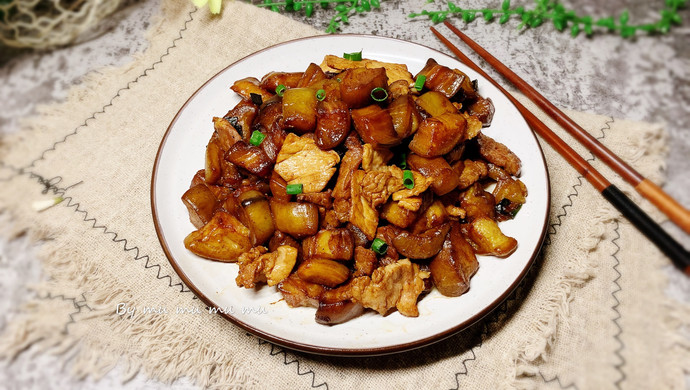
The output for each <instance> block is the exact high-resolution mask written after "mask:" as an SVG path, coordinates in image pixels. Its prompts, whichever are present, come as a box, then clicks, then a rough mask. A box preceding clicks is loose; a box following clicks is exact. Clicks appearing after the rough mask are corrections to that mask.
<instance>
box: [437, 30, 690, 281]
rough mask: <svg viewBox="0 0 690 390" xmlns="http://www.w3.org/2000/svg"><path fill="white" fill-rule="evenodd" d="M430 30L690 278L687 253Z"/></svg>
mask: <svg viewBox="0 0 690 390" xmlns="http://www.w3.org/2000/svg"><path fill="white" fill-rule="evenodd" d="M431 31H432V32H433V33H434V35H436V37H437V38H438V39H439V40H441V42H443V44H444V45H446V46H447V47H448V48H449V49H450V50H451V51H452V52H453V53H454V54H455V55H456V56H457V57H458V58H459V59H460V61H462V62H463V63H464V64H465V65H467V66H469V67H470V68H472V69H474V70H475V71H476V72H477V73H479V74H481V75H482V76H484V77H485V78H486V79H487V80H489V81H490V82H491V83H492V84H493V85H494V86H496V88H498V89H499V90H500V91H501V92H503V93H504V94H505V95H506V96H507V97H508V99H509V100H510V101H511V102H512V103H513V104H514V105H515V107H517V109H518V110H519V111H520V113H521V114H522V115H523V116H524V117H525V120H526V121H527V123H528V124H529V125H530V127H531V128H532V129H533V130H534V132H536V133H537V134H539V135H540V136H541V137H542V138H543V139H544V140H545V141H546V142H548V143H549V145H551V146H552V147H553V148H554V149H555V150H556V151H557V152H558V153H559V154H560V155H561V156H563V158H565V159H566V161H568V163H569V164H570V165H571V166H573V168H575V169H576V170H577V171H578V172H579V173H580V174H581V175H582V176H584V177H585V178H586V179H587V181H589V182H590V183H591V184H592V185H593V186H594V188H596V189H597V191H599V192H600V193H601V194H602V195H603V196H604V198H606V199H607V200H608V201H609V202H610V203H611V204H613V205H614V206H615V207H616V209H618V211H620V212H621V214H623V215H624V216H625V217H626V218H627V219H628V220H629V221H630V222H631V223H632V224H633V225H635V227H637V229H638V230H639V231H640V232H642V233H643V234H644V235H645V236H647V238H649V239H650V241H652V243H654V244H655V245H656V246H657V247H658V248H659V249H660V250H661V251H662V252H663V253H664V254H666V255H667V256H668V257H669V258H670V259H671V261H672V262H673V264H674V265H675V266H676V267H678V268H679V269H680V270H682V271H683V272H684V273H685V274H686V275H688V276H690V253H689V252H688V251H687V250H685V248H683V247H682V246H681V245H680V244H679V243H678V242H676V241H675V240H674V239H673V238H672V237H671V236H670V235H669V234H668V233H666V232H665V231H664V230H663V229H662V228H661V227H660V226H659V225H658V224H657V223H656V222H654V221H653V220H652V219H651V218H650V217H649V216H648V215H647V214H645V212H644V211H642V209H640V208H639V207H638V206H637V205H636V204H635V203H633V202H632V201H631V200H630V199H629V198H628V197H627V196H625V194H623V192H622V191H621V190H619V189H618V188H617V187H616V186H615V185H613V184H611V183H610V182H609V181H608V180H607V179H606V178H605V177H604V176H603V175H602V174H601V173H599V172H598V171H597V170H596V169H595V168H594V167H592V166H591V165H590V164H589V163H588V162H587V161H586V160H585V159H584V158H582V157H581V156H580V155H579V154H577V152H575V150H573V149H572V148H571V147H570V146H569V145H568V144H567V143H566V142H565V141H563V140H562V139H561V138H560V137H558V135H556V133H554V132H553V131H551V129H549V127H548V126H546V125H545V124H544V122H542V121H541V120H539V118H537V117H536V115H534V114H533V113H532V112H531V111H529V110H528V109H527V108H526V107H525V106H523V105H522V103H520V102H519V101H518V100H517V99H516V98H515V97H513V96H512V95H511V94H510V93H509V92H508V91H506V89H505V88H503V87H502V86H501V85H500V84H498V83H497V82H496V80H494V79H493V78H491V76H489V75H488V74H487V73H486V72H484V71H483V70H482V69H481V68H480V67H479V66H477V65H476V64H475V63H474V62H472V60H470V59H469V58H468V57H467V56H466V55H465V54H463V53H462V52H461V51H460V49H458V48H457V47H456V46H455V45H453V44H452V43H451V42H450V41H449V40H448V39H447V38H446V37H444V36H443V35H442V34H441V33H439V32H438V31H437V30H436V29H435V28H433V27H431Z"/></svg>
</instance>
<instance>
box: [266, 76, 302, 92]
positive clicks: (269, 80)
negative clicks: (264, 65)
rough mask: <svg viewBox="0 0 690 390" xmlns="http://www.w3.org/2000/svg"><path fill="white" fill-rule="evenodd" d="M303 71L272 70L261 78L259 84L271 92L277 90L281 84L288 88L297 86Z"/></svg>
mask: <svg viewBox="0 0 690 390" xmlns="http://www.w3.org/2000/svg"><path fill="white" fill-rule="evenodd" d="M301 78H302V72H270V73H267V74H266V75H264V77H262V78H261V82H260V83H259V86H260V87H261V88H263V89H265V90H267V91H269V92H275V90H276V88H278V86H279V85H281V84H282V85H284V86H286V87H287V88H296V87H297V84H298V83H299V81H300V79H301Z"/></svg>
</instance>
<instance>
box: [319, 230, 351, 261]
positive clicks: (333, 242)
mask: <svg viewBox="0 0 690 390" xmlns="http://www.w3.org/2000/svg"><path fill="white" fill-rule="evenodd" d="M315 237H316V238H315V242H314V253H313V256H315V257H322V258H324V259H330V260H338V261H348V260H351V259H352V257H353V256H354V243H355V240H354V238H353V237H352V234H351V233H350V231H349V230H347V229H328V230H321V231H319V232H318V233H317V234H316V236H315Z"/></svg>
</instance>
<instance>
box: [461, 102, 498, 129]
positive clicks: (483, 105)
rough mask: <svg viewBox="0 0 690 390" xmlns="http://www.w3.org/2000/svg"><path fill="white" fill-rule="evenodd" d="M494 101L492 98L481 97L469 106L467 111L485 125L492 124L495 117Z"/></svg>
mask: <svg viewBox="0 0 690 390" xmlns="http://www.w3.org/2000/svg"><path fill="white" fill-rule="evenodd" d="M495 111H496V109H495V108H494V103H493V102H492V101H491V99H490V98H486V99H485V98H479V99H477V101H475V102H474V103H472V104H470V105H469V106H467V111H466V112H467V113H468V114H469V115H474V116H476V117H477V119H479V120H480V121H481V122H482V125H483V127H489V126H491V121H492V120H493V119H494V112H495Z"/></svg>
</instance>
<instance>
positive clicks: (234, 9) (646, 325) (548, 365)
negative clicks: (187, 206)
mask: <svg viewBox="0 0 690 390" xmlns="http://www.w3.org/2000/svg"><path fill="white" fill-rule="evenodd" d="M223 12H224V15H223V17H222V18H220V17H210V16H208V15H207V12H200V11H195V10H194V8H193V7H192V6H190V5H189V4H188V3H187V2H179V1H172V0H170V1H163V12H162V14H163V17H162V18H161V20H159V21H158V22H157V23H154V25H153V27H152V28H151V30H150V47H149V49H148V50H147V51H146V52H145V53H144V54H143V55H141V57H140V58H138V59H137V60H136V61H134V62H133V63H132V64H130V65H128V66H126V67H124V68H118V69H106V70H104V71H102V72H99V73H98V74H94V75H90V76H89V77H88V78H87V80H86V81H85V82H84V83H83V85H82V86H80V87H79V88H75V89H74V90H73V91H72V93H71V95H70V97H69V99H68V100H67V102H65V103H64V104H58V105H52V106H48V107H44V108H43V109H42V112H41V115H40V116H38V117H37V118H34V119H32V120H30V121H28V122H27V123H26V125H25V129H24V131H22V132H20V133H18V134H17V135H15V136H10V137H6V138H5V139H3V140H2V142H1V143H0V184H1V185H0V212H2V215H3V216H4V218H3V219H5V220H9V221H10V223H9V227H8V225H5V226H4V232H3V234H6V235H12V234H18V233H20V232H25V231H26V232H28V233H29V234H30V235H31V236H32V237H33V238H34V239H36V240H42V245H41V248H42V249H41V253H40V257H41V259H42V261H43V267H44V271H45V275H46V276H47V277H46V280H45V281H44V282H41V283H40V284H38V285H36V286H34V289H35V290H36V292H37V296H38V298H36V299H32V300H30V301H29V302H27V303H26V304H25V306H24V307H23V309H22V314H21V315H20V316H18V317H17V318H16V319H15V320H14V321H13V322H12V323H10V324H9V325H8V326H7V327H6V328H5V329H3V332H2V336H0V356H2V357H4V358H11V357H12V356H15V355H16V354H18V353H21V352H22V351H24V350H26V349H27V348H28V347H29V346H32V350H34V351H46V352H48V351H50V352H55V353H61V354H63V356H65V359H68V358H69V359H70V363H69V365H68V367H70V369H71V370H73V371H74V373H75V374H76V375H79V376H86V375H89V376H93V377H96V378H98V377H99V376H101V375H103V374H104V373H106V372H107V371H108V370H110V369H111V368H113V367H114V366H115V365H117V364H120V365H121V366H122V367H124V372H125V377H124V378H123V379H127V378H128V377H131V376H133V375H135V374H137V373H138V372H144V373H145V374H146V375H148V376H150V377H152V378H156V379H159V380H163V381H173V380H175V379H176V378H180V377H182V376H186V377H190V378H192V379H194V380H195V381H197V382H198V383H199V384H200V385H203V386H209V387H217V388H233V387H234V388H312V387H319V388H330V389H336V388H396V389H398V388H417V389H421V388H425V389H426V388H471V389H494V388H554V389H557V388H577V389H613V388H625V389H650V388H655V389H656V388H679V389H680V388H683V387H684V377H683V370H688V369H689V367H688V362H689V361H690V356H689V355H688V345H687V340H685V339H683V338H682V337H680V336H679V334H678V329H679V327H681V326H683V325H685V326H687V325H688V324H690V321H689V320H688V319H689V318H690V316H689V314H688V308H687V307H683V306H681V305H680V304H679V303H677V302H670V301H669V300H668V298H666V297H665V295H664V293H663V290H664V288H665V286H666V280H665V278H664V273H663V272H662V271H661V268H662V267H664V266H668V260H667V259H665V258H664V257H663V256H662V255H660V253H659V252H658V251H657V250H656V249H655V248H654V247H653V246H652V245H650V244H649V243H648V242H647V241H646V240H645V239H644V238H643V237H642V236H641V235H640V234H639V233H638V232H637V231H636V230H635V229H633V228H632V227H631V226H630V225H629V223H628V222H626V221H625V220H623V219H621V218H620V216H619V214H618V213H617V212H615V210H612V208H611V207H610V206H609V205H608V204H607V203H606V202H604V201H603V200H602V198H601V197H600V196H599V195H598V194H597V193H596V191H594V190H593V189H592V188H591V186H590V185H589V184H588V183H586V182H585V181H584V180H583V179H582V178H581V177H580V176H579V175H578V174H577V173H576V172H575V171H574V170H573V169H571V168H570V167H569V166H568V165H567V164H566V163H565V162H564V161H563V160H562V159H561V158H560V157H559V156H558V155H557V154H556V153H555V152H554V151H553V150H552V149H550V148H549V147H548V146H547V147H544V151H545V154H546V157H547V162H548V165H549V171H550V175H551V180H552V182H551V186H552V211H551V216H550V221H549V226H550V227H549V234H548V237H547V242H546V245H545V247H544V250H543V255H542V256H541V257H540V258H539V259H538V261H537V263H536V264H535V266H534V267H533V269H532V271H531V272H530V273H529V275H528V277H527V278H526V279H525V281H524V282H523V283H522V284H521V286H520V287H519V288H518V290H517V291H516V293H515V294H513V295H512V296H511V297H510V298H509V299H508V300H507V301H506V302H505V303H504V304H502V305H501V306H500V307H499V308H498V309H497V310H496V311H495V312H494V313H492V314H491V315H490V316H488V317H487V318H486V319H485V320H483V321H481V322H480V323H478V324H477V325H475V326H473V327H472V328H470V329H469V330H467V331H464V332H462V333H460V334H458V335H456V336H453V337H451V338H449V339H447V340H445V341H442V342H439V343H436V344H434V345H431V346H428V347H425V348H422V349H420V350H417V351H414V352H409V353H401V354H396V355H392V356H387V357H377V358H332V357H321V356H313V355H308V354H303V353H298V352H293V351H289V350H285V349H283V348H281V347H279V346H275V345H272V344H269V343H266V342H264V341H262V340H260V339H258V338H256V337H254V336H252V335H249V334H247V333H245V332H244V331H242V330H240V329H239V328H237V327H235V326H234V325H232V324H231V323H229V322H227V321H225V320H224V319H222V318H221V317H220V316H217V315H209V314H206V313H204V309H205V307H204V305H203V304H202V303H201V302H200V301H199V300H197V299H195V297H194V295H193V294H192V293H191V292H190V291H189V290H188V289H187V288H186V287H185V286H184V285H183V284H182V283H181V281H180V279H179V278H178V277H177V275H176V274H175V272H174V271H173V269H172V267H171V266H170V265H169V263H168V261H167V259H166V258H165V256H164V254H163V252H162V250H161V247H160V245H159V243H158V240H157V238H156V234H155V230H154V227H153V222H152V218H151V212H150V204H149V195H150V178H151V170H152V166H153V161H154V158H155V155H156V151H157V148H158V145H159V142H160V140H161V138H162V136H163V134H164V132H165V130H166V128H167V126H168V124H169V122H170V120H171V118H173V116H174V115H175V114H176V112H177V111H178V109H179V108H180V107H181V106H182V105H183V104H184V102H185V101H186V99H187V98H188V97H189V96H190V95H191V94H192V93H194V91H195V90H196V89H197V88H198V87H199V86H200V85H201V84H203V82H205V81H206V80H207V79H208V78H210V77H211V76H212V75H213V74H215V73H216V72H218V71H219V70H221V69H222V68H224V67H225V66H226V65H227V64H229V63H232V62H233V61H235V60H237V59H239V58H241V57H243V56H245V55H247V54H249V53H252V52H254V51H256V50H258V49H262V48H264V47H267V46H270V45H273V44H275V43H278V42H281V41H285V40H288V39H292V38H297V37H303V36H309V35H314V34H317V31H315V30H313V29H312V28H310V27H308V26H304V25H301V24H299V23H297V22H294V21H291V20H289V19H287V18H284V17H282V16H280V15H277V14H275V13H271V12H267V11H263V10H259V9H258V8H255V7H253V6H249V5H246V4H243V3H241V2H233V3H229V4H227V6H226V7H225V9H224V11H223ZM276 26H280V28H276ZM570 114H572V116H573V118H574V119H575V120H577V121H578V122H579V123H580V124H582V125H583V127H585V128H586V129H588V130H589V131H591V132H592V133H593V134H594V135H595V136H596V137H598V138H600V139H601V140H602V142H604V143H605V144H607V145H608V146H609V147H611V148H612V149H613V150H614V151H615V152H616V153H618V154H619V155H621V156H622V157H623V158H624V159H625V160H626V161H629V162H630V163H631V164H632V165H634V166H635V167H636V168H638V169H639V170H640V171H641V172H642V173H643V174H644V175H646V176H647V177H649V178H651V179H652V180H653V181H655V182H657V183H659V182H661V181H662V180H663V175H662V172H663V159H664V156H665V139H664V132H663V130H662V128H661V127H660V126H657V125H651V124H647V123H637V122H629V121H623V120H618V119H613V118H608V117H601V116H596V115H589V114H583V113H577V112H571V113H570ZM540 116H541V117H543V115H540ZM547 123H551V122H550V121H547ZM554 128H555V129H557V127H556V126H554ZM565 138H567V137H565ZM571 144H573V143H572V142H571ZM580 152H582V153H583V154H584V155H587V156H589V154H587V153H586V152H584V151H582V150H580ZM592 160H593V164H594V165H596V166H597V167H599V164H598V161H596V160H594V159H593V158H592ZM604 171H606V170H605V169H604ZM611 176H613V175H611ZM56 195H61V196H62V197H64V198H65V200H64V201H63V202H62V203H61V204H60V205H58V206H56V207H53V208H51V209H49V210H46V211H44V212H42V213H38V212H36V211H35V210H33V209H32V208H31V203H32V201H34V200H38V199H41V198H51V197H53V196H56ZM638 201H639V199H638ZM643 205H644V204H643ZM650 211H651V210H650ZM122 303H124V304H126V305H127V306H128V307H139V308H142V307H148V308H159V312H149V313H141V311H138V312H137V314H136V315H134V316H131V317H130V316H127V315H123V316H121V315H118V314H117V312H116V310H117V306H118V305H119V304H122ZM178 307H184V308H191V309H194V308H198V309H199V311H200V312H199V313H197V314H194V313H187V314H177V313H175V311H176V308H178ZM164 311H165V312H164Z"/></svg>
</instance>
